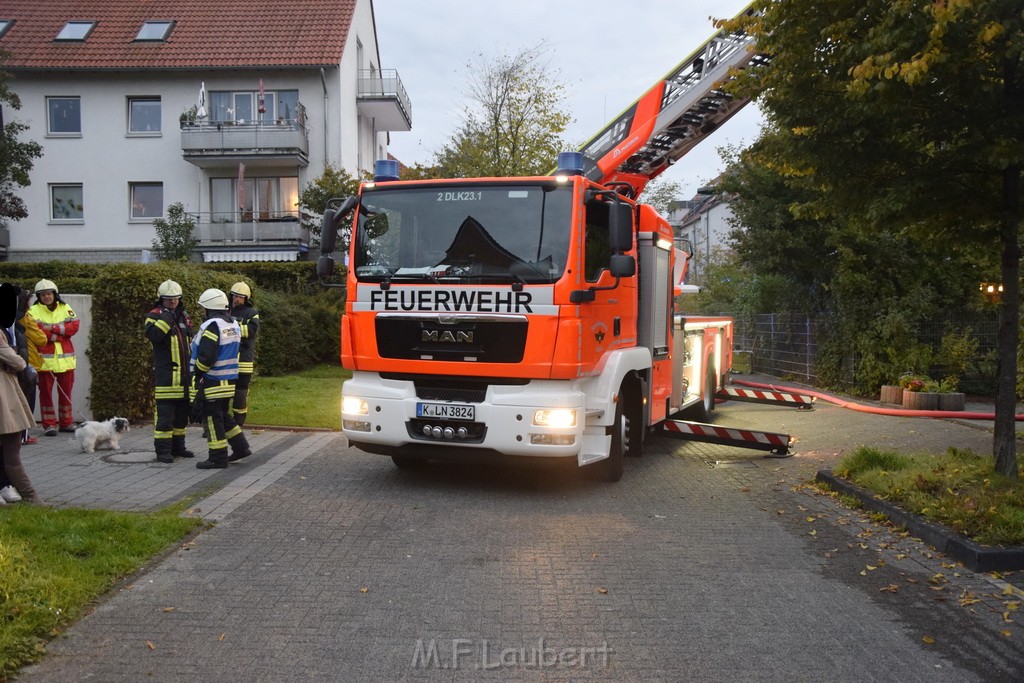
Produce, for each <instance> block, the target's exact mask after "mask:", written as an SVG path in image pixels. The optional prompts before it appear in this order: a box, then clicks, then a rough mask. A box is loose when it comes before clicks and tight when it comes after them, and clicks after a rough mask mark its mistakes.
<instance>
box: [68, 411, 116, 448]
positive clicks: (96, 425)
mask: <svg viewBox="0 0 1024 683" xmlns="http://www.w3.org/2000/svg"><path fill="white" fill-rule="evenodd" d="M127 431H128V420H126V419H124V418H123V417H112V418H110V419H109V420H105V421H103V422H95V421H93V420H89V421H88V422H83V423H82V425H81V426H80V427H79V428H78V429H76V430H75V438H76V439H78V440H79V441H80V442H81V443H80V444H79V445H81V447H82V452H83V453H92V452H94V451H95V450H96V449H99V450H108V451H116V450H117V449H118V448H119V446H118V445H117V444H118V442H119V441H120V440H121V435H123V434H124V433H125V432H127Z"/></svg>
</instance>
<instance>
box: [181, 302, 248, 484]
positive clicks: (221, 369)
mask: <svg viewBox="0 0 1024 683" xmlns="http://www.w3.org/2000/svg"><path fill="white" fill-rule="evenodd" d="M199 305H200V306H202V308H203V310H204V312H205V318H206V319H205V320H204V321H203V323H202V324H201V325H200V326H199V331H198V332H197V333H196V335H195V337H193V339H192V369H193V373H192V376H193V382H194V385H195V389H196V392H197V395H196V401H198V402H199V406H200V407H201V409H202V416H203V420H204V421H205V423H206V427H207V429H208V430H209V433H210V435H209V437H208V442H207V443H208V444H209V451H210V455H209V459H207V460H204V461H202V462H197V463H196V467H198V468H199V469H202V470H208V469H214V468H216V469H222V468H225V467H227V466H228V462H229V461H231V462H234V461H235V460H240V459H241V458H245V457H247V456H249V455H251V454H252V451H251V450H250V449H249V442H248V440H247V439H246V438H245V434H243V433H242V428H241V427H239V426H238V425H237V424H235V420H234V418H233V417H232V416H231V407H230V405H229V404H230V402H231V400H232V399H233V398H234V395H235V381H236V380H237V379H238V349H239V345H240V342H241V338H242V330H241V328H240V327H239V326H238V323H236V322H235V320H234V318H232V317H231V314H230V313H229V312H228V297H227V295H226V294H224V292H222V291H221V290H219V289H208V290H206V291H205V292H203V293H202V295H200V297H199ZM228 445H230V446H231V457H230V458H229V457H228Z"/></svg>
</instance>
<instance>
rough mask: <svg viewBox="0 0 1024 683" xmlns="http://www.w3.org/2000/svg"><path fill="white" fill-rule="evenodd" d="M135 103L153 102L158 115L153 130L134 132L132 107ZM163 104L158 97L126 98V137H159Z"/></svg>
mask: <svg viewBox="0 0 1024 683" xmlns="http://www.w3.org/2000/svg"><path fill="white" fill-rule="evenodd" d="M136 102H155V103H156V104H157V108H158V113H157V120H156V126H157V127H156V129H155V130H135V129H134V127H133V126H134V123H133V121H134V117H133V114H134V109H133V108H132V105H133V104H135V103H136ZM163 111H164V110H163V102H162V101H161V99H160V96H159V95H138V96H135V95H132V96H129V97H128V135H132V136H137V137H147V136H148V137H159V136H160V135H161V134H162V132H161V131H162V128H163Z"/></svg>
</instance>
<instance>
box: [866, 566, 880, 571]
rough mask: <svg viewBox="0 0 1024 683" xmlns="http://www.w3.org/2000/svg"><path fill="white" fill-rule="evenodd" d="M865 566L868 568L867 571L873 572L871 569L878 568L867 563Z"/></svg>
mask: <svg viewBox="0 0 1024 683" xmlns="http://www.w3.org/2000/svg"><path fill="white" fill-rule="evenodd" d="M867 568H868V571H869V572H873V571H875V570H876V569H878V567H872V566H871V565H870V564H869V565H867Z"/></svg>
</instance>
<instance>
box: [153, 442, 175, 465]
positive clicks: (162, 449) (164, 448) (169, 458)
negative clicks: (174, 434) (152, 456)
mask: <svg viewBox="0 0 1024 683" xmlns="http://www.w3.org/2000/svg"><path fill="white" fill-rule="evenodd" d="M153 447H154V449H155V450H156V459H157V461H159V462H167V463H171V462H174V456H173V455H171V440H170V439H154V440H153Z"/></svg>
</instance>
